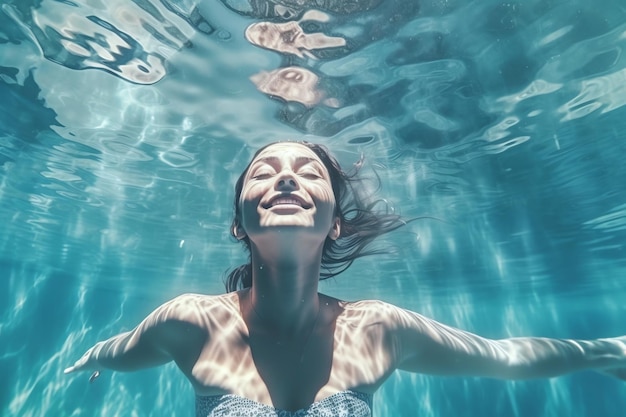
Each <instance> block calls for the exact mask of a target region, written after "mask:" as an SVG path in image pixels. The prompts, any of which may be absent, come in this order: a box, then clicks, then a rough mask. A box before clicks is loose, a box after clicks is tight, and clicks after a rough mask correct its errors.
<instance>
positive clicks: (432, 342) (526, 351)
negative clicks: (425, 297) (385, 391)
mask: <svg viewBox="0 0 626 417" xmlns="http://www.w3.org/2000/svg"><path fill="white" fill-rule="evenodd" d="M395 316H396V317H395V319H394V320H393V321H394V327H393V330H392V331H393V334H394V335H395V338H394V339H395V341H396V347H397V358H398V361H397V363H398V366H397V367H398V368H399V369H403V370H407V371H412V372H420V373H426V374H438V375H466V376H485V377H493V378H504V379H526V378H542V377H554V376H558V375H562V374H565V373H569V372H574V371H578V370H583V369H595V370H599V371H605V372H606V373H608V374H611V375H615V376H617V377H620V376H619V375H620V371H618V369H619V368H624V367H625V366H626V337H619V338H612V339H597V340H564V339H548V338H538V337H520V338H510V339H502V340H491V339H486V338H483V337H480V336H478V335H475V334H472V333H469V332H465V331H462V330H458V329H455V328H452V327H449V326H445V325H443V324H441V323H438V322H436V321H434V320H431V319H428V318H426V317H423V316H421V315H419V314H416V313H413V312H410V311H406V310H401V309H398V311H396V315H395Z"/></svg>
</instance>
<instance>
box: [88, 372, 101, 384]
mask: <svg viewBox="0 0 626 417" xmlns="http://www.w3.org/2000/svg"><path fill="white" fill-rule="evenodd" d="M99 376H100V371H95V372H94V373H93V374H91V376H90V377H89V382H90V383H92V384H93V382H94V381H95V380H96V379H97V378H98V377H99Z"/></svg>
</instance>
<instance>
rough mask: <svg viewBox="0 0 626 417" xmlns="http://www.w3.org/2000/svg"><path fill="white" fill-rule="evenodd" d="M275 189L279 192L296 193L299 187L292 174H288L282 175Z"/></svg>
mask: <svg viewBox="0 0 626 417" xmlns="http://www.w3.org/2000/svg"><path fill="white" fill-rule="evenodd" d="M274 188H275V189H276V190H278V191H294V190H297V189H298V188H299V187H298V183H297V182H296V180H295V178H294V177H293V176H292V175H291V174H289V173H287V174H283V175H281V176H280V177H279V178H278V179H277V180H276V185H275V187H274Z"/></svg>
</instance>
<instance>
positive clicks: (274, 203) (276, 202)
mask: <svg viewBox="0 0 626 417" xmlns="http://www.w3.org/2000/svg"><path fill="white" fill-rule="evenodd" d="M279 204H296V205H298V206H300V207H302V204H301V203H300V202H299V201H298V200H296V199H295V198H277V199H276V200H274V201H272V207H274V206H277V205H279Z"/></svg>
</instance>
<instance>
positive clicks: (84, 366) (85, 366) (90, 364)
mask: <svg viewBox="0 0 626 417" xmlns="http://www.w3.org/2000/svg"><path fill="white" fill-rule="evenodd" d="M97 346H98V345H97V344H96V345H95V346H94V347H92V348H90V349H89V350H88V351H87V352H85V354H84V355H83V356H82V357H81V358H80V359H79V360H77V361H76V362H75V363H74V365H72V366H70V367H68V368H65V370H64V371H63V373H65V374H70V373H72V372H78V371H90V370H91V371H94V372H93V373H92V374H91V376H90V377H89V382H94V381H95V380H96V378H98V377H99V376H100V371H99V370H98V369H96V367H95V366H94V365H95V363H94V362H95V360H94V358H93V353H94V350H95V349H96V348H97Z"/></svg>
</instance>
